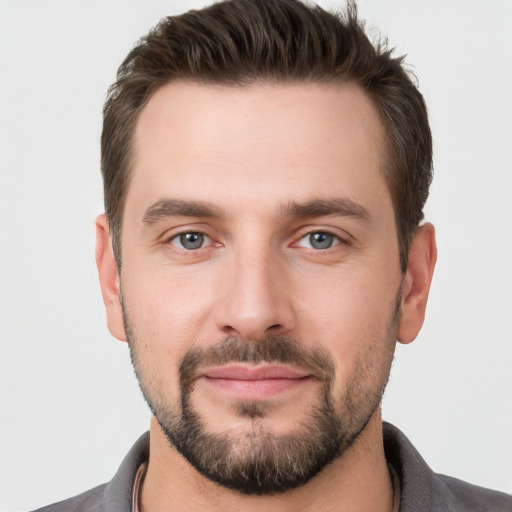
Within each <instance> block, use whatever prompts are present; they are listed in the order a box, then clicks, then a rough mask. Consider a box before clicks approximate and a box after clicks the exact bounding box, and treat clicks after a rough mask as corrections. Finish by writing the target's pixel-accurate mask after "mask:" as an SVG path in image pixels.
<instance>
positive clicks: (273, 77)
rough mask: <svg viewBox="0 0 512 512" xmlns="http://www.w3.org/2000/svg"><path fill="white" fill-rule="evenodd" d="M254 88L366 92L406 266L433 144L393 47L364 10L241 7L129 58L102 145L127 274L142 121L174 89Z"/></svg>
mask: <svg viewBox="0 0 512 512" xmlns="http://www.w3.org/2000/svg"><path fill="white" fill-rule="evenodd" d="M179 80H181V81H190V82H196V83H201V84H216V85H229V86H239V87H243V86H246V87H247V86H249V85H250V84H254V83H283V84H286V83H291V84H293V83H317V84H329V83H331V84H347V83H353V84H356V85H357V86H359V87H360V88H361V89H362V90H363V91H364V92H365V93H366V94H367V96H368V98H369V99H371V101H372V102H373V104H374V106H375V108H376V109H377V112H378V114H379V117H380V121H381V122H382V124H383V127H384V137H385V147H384V154H383V158H384V160H385V161H384V162H383V167H382V170H383V172H384V175H385V178H386V182H387V185H388V187H389V190H390V193H391V197H392V200H393V206H394V211H395V218H396V224H397V235H398V239H397V243H398V245H399V251H400V264H401V268H402V271H404V272H405V269H406V266H407V258H408V252H409V247H410V243H411V240H412V238H413V237H414V234H415V233H416V231H417V229H418V226H419V225H420V222H421V221H422V220H423V207H424V205H425V202H426V200H427V197H428V189H429V186H430V182H431V180H432V136H431V133H430V127H429V124H428V117H427V110H426V106H425V103H424V100H423V97H422V95H421V94H420V92H419V91H418V89H417V88H416V86H415V85H414V83H413V81H412V80H411V77H410V76H409V74H408V73H407V72H406V71H405V70H404V67H403V58H402V57H395V56H393V55H392V51H391V50H390V49H389V48H387V46H386V44H385V43H383V42H380V43H379V44H377V45H374V44H372V42H371V41H370V40H369V39H368V37H367V35H366V34H365V32H364V25H363V23H361V22H360V21H359V20H358V19H357V11H356V8H355V5H354V4H349V7H348V9H347V11H346V13H345V14H333V13H329V12H326V11H324V10H323V9H321V8H320V7H315V6H307V5H305V4H303V3H302V2H300V1H296V0H283V1H279V2H276V1H274V0H262V1H259V2H254V1H252V0H234V1H227V2H220V3H218V4H214V5H212V6H210V7H208V8H206V9H203V10H201V11H190V12H187V13H185V14H183V15H180V16H172V17H168V18H164V19H163V20H162V21H160V23H159V24H158V25H157V26H156V27H155V28H154V29H153V30H152V31H151V32H150V33H149V34H148V35H147V36H146V37H143V38H142V39H141V40H140V41H139V43H138V44H137V45H136V47H135V48H134V49H133V50H132V51H131V52H130V53H129V55H128V56H127V57H126V59H125V60H124V62H123V64H122V65H121V67H120V68H119V71H118V79H117V81H116V82H115V83H114V84H113V85H112V87H111V88H110V90H109V95H108V98H107V101H106V104H105V109H104V125H103V134H102V139H101V147H102V153H101V154H102V159H101V161H102V174H103V182H104V197H105V211H106V214H107V216H108V219H109V223H110V229H111V236H112V242H113V244H114V250H115V254H116V258H117V262H118V265H119V266H121V262H122V255H121V245H122V242H121V236H120V233H121V228H122V222H123V212H124V205H125V201H126V192H127V190H128V187H129V184H130V178H131V174H132V171H133V156H134V147H133V137H134V132H135V126H136V123H137V119H138V116H139V114H140V112H141V110H142V109H143V108H144V106H145V105H146V104H147V102H148V101H149V99H150V98H151V97H152V95H153V94H154V93H155V91H156V90H157V89H159V88H160V87H162V86H163V85H164V84H166V83H168V82H171V81H179Z"/></svg>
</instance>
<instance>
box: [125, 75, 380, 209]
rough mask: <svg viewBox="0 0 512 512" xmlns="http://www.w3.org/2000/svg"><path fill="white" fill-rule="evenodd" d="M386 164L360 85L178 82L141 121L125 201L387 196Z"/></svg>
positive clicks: (165, 89)
mask: <svg viewBox="0 0 512 512" xmlns="http://www.w3.org/2000/svg"><path fill="white" fill-rule="evenodd" d="M382 167H383V132H382V126H381V122H380V120H379V117H378V114H377V112H376V109H375V107H374V106H373V104H372V102H371V100H370V99H369V98H368V97H367V96H366V94H365V93H364V92H363V91H362V90H361V89H360V88H359V87H357V86H356V85H353V84H342V85H339V84H336V85H319V84H309V83H301V84H253V85H251V86H237V87H235V86H233V87H230V86H220V85H202V84H196V83H186V82H173V83H169V84H167V85H165V86H163V87H161V88H160V89H158V90H157V91H156V92H155V94H154V95H153V96H152V98H151V99H150V100H149V102H148V104H147V105H146V106H145V108H144V109H143V110H142V112H141V114H140V116H139V119H138V121H137V125H136V130H135V138H134V166H133V169H134V171H133V176H132V180H131V184H130V187H129V190H128V196H127V207H128V205H129V204H130V201H131V200H132V199H133V200H135V199H137V201H140V202H148V201H154V200H155V199H156V198H157V197H158V196H162V197H164V196H165V195H171V196H173V197H176V196H177V197H184V198H186V199H190V198H192V199H200V200H211V199H212V197H213V198H214V199H215V198H218V199H222V201H223V202H224V203H225V204H228V203H229V200H230V199H235V198H236V197H243V196H245V199H251V198H252V199H254V200H255V201H256V203H258V201H263V200H264V203H265V204H266V203H268V202H269V201H270V200H271V199H275V201H276V202H280V203H284V202H286V201H287V200H290V199H292V200H298V201H301V200H307V199H308V198H310V197H311V195H315V196H318V197H325V196H328V195H330V194H331V193H333V190H334V189H336V194H338V195H339V194H342V195H344V196H347V197H350V196H353V195H357V194H361V193H362V192H364V193H363V195H366V196H367V198H366V199H367V200H371V198H372V197H375V196H379V195H383V194H387V195H389V194H388V192H387V187H386V186H385V182H384V176H383V173H382ZM363 189H364V190H363ZM189 196H193V197H189ZM245 204H246V206H247V205H248V203H247V202H246V203H245ZM259 204H263V203H261V202H260V203H259ZM141 207H143V205H142V204H141Z"/></svg>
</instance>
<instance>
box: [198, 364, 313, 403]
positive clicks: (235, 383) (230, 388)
mask: <svg viewBox="0 0 512 512" xmlns="http://www.w3.org/2000/svg"><path fill="white" fill-rule="evenodd" d="M200 377H202V379H201V380H203V381H204V382H205V383H206V384H207V385H208V386H209V387H211V388H213V389H214V390H215V391H217V392H221V393H227V394H228V395H231V396H233V397H235V398H237V399H245V400H265V399H269V398H272V397H275V396H277V395H280V394H282V393H285V392H287V391H291V390H294V389H297V388H299V387H301V386H303V385H304V384H305V383H307V382H310V381H311V379H312V375H311V374H310V373H308V372H307V371H304V370H300V369H295V368H291V367H288V366H280V365H267V366H261V367H255V366H243V365H230V366H221V367H212V368H208V369H206V370H205V371H204V372H202V373H201V375H200Z"/></svg>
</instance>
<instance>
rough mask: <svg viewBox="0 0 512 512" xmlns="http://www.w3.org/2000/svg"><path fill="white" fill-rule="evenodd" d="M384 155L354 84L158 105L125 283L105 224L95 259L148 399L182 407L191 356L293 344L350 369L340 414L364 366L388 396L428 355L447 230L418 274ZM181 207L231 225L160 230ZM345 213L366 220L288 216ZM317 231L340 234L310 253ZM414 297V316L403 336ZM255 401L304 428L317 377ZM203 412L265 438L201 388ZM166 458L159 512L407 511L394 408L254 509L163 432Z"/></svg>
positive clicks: (219, 396)
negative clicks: (403, 366)
mask: <svg viewBox="0 0 512 512" xmlns="http://www.w3.org/2000/svg"><path fill="white" fill-rule="evenodd" d="M382 140H383V133H382V126H381V123H380V120H379V118H378V114H377V112H376V110H375V108H374V107H373V105H372V103H371V101H370V100H369V99H368V98H367V97H366V95H365V94H364V93H363V92H362V91H361V90H360V89H359V88H358V87H356V86H354V85H349V84H345V85H336V86H334V85H316V84H295V85H293V84H291V85H290V84H279V85H268V84H267V85H264V84H256V85H253V86H251V87H239V88H230V87H224V86H210V85H209V86H205V85H198V84H190V83H181V82H174V83H170V84H167V85H165V86H164V87H162V88H160V89H159V90H158V91H157V92H156V93H155V94H154V95H153V97H152V98H151V99H150V101H149V102H148V104H147V105H146V107H145V108H144V109H143V111H142V112H141V114H140V117H139V120H138V122H137V126H136V133H135V141H134V144H135V162H134V172H133V176H132V180H131V183H130V186H129V189H128V195H127V200H126V209H125V213H124V220H123V229H122V258H123V268H122V273H121V275H119V272H118V269H117V265H116V262H115V259H114V256H113V252H112V247H111V243H110V238H109V229H108V223H107V221H106V218H105V216H100V217H99V218H98V219H97V253H96V256H97V263H98V269H99V274H100V281H101V287H102V292H103V297H104V301H105V305H106V311H107V321H108V326H109V329H110V331H111V333H112V334H113V335H114V336H115V337H116V338H118V339H120V340H126V333H125V330H124V325H123V314H122V307H121V292H122V300H123V301H124V305H125V308H126V311H127V313H128V315H129V318H130V325H131V328H132V330H133V331H134V333H135V334H136V337H137V340H138V341H137V343H138V346H139V355H140V357H141V366H142V367H143V368H144V370H145V372H146V374H147V375H149V377H148V382H147V383H146V384H149V385H150V386H151V388H152V389H153V390H154V392H155V394H156V395H157V396H158V397H159V398H160V399H162V400H165V401H166V403H169V404H175V403H176V401H177V400H178V399H179V382H178V365H179V361H180V360H181V358H182V357H183V355H184V354H185V353H186V351H187V350H189V349H190V348H191V347H192V346H199V347H208V346H212V345H214V344H215V343H216V342H218V341H219V340H221V339H223V338H224V337H226V336H227V335H232V336H240V337H243V338H246V339H247V340H253V342H254V343H257V342H258V340H260V339H262V337H264V336H265V335H267V334H285V335H288V336H290V337H293V338H294V339H296V340H299V341H300V343H303V344H304V346H307V347H320V348H321V349H322V350H324V351H326V352H327V353H328V354H329V355H330V356H331V357H332V359H333V361H334V363H335V381H334V384H333V391H334V399H335V401H336V402H335V403H336V404H338V405H339V404H340V403H341V401H342V398H341V397H342V396H343V395H344V393H345V391H346V389H347V387H348V384H349V383H350V382H351V381H353V379H354V376H355V375H356V374H357V372H358V370H359V372H360V371H361V368H362V367H363V368H365V369H366V370H367V371H366V372H365V375H364V376H363V377H362V379H363V380H362V382H363V386H365V387H367V388H368V389H373V388H374V387H375V386H376V385H377V384H378V382H380V381H382V380H384V382H385V380H386V379H387V371H388V368H387V367H386V362H387V361H389V360H390V357H391V356H392V353H393V351H394V347H395V343H396V341H397V340H398V341H400V342H403V343H408V342H411V341H412V340H413V339H414V338H415V337H416V335H417V334H418V332H419V330H420V328H421V325H422V323H423V319H424V314H425V307H426V302H427V297H428V291H429V287H430V282H431V278H432V273H433V269H434V265H435V261H436V246H435V237H434V229H433V227H432V226H431V225H429V224H426V225H424V226H422V227H421V228H420V230H419V231H418V234H417V235H416V237H415V239H414V241H413V243H412V247H411V251H410V261H409V266H408V268H407V271H406V272H405V274H402V272H401V271H400V266H399V253H398V243H397V232H396V226H395V220H394V212H393V204H392V201H391V195H390V193H389V190H388V187H387V185H386V182H385V179H384V174H383V170H382V165H383V145H382ZM168 199H172V200H176V199H178V200H183V201H196V202H208V204H209V205H210V206H212V207H213V209H214V210H215V216H213V217H211V216H209V215H204V214H201V215H199V213H201V212H195V213H194V215H192V216H190V215H188V214H187V215H184V214H183V212H182V214H180V215H157V216H156V218H154V217H155V216H153V217H151V215H149V214H148V211H149V212H150V213H151V212H152V211H153V212H154V211H155V208H153V210H151V207H152V206H153V207H154V205H155V204H158V203H159V201H162V200H168ZM333 199H336V200H342V201H344V203H343V204H344V205H345V206H347V204H348V205H349V206H350V208H352V210H351V211H350V212H349V213H350V214H347V211H345V212H344V213H343V212H341V213H340V212H336V213H335V214H333V213H330V214H329V213H326V212H320V213H319V214H315V213H314V212H311V211H310V212H306V213H307V215H298V212H297V209H295V210H293V209H292V210H290V209H289V208H288V210H287V209H286V206H289V205H290V202H293V203H297V204H300V205H304V204H305V203H308V202H311V201H316V200H324V201H329V200H333ZM347 200H349V201H350V202H349V203H347ZM354 205H356V207H355V209H354ZM167 213H169V212H167ZM203 213H204V212H203ZM210 213H211V212H210ZM302 213H304V212H302ZM145 217H146V219H145ZM148 219H149V220H148ZM190 232H194V233H196V232H200V233H204V234H205V235H207V238H206V239H205V240H206V242H205V243H204V245H203V246H202V247H201V248H200V249H198V250H194V251H192V250H186V249H184V248H183V246H180V239H179V237H177V235H179V234H182V233H190ZM318 232H328V233H332V234H333V235H335V237H334V238H333V245H332V247H330V248H329V249H326V250H319V249H315V248H313V247H312V246H311V244H310V238H309V234H311V233H318ZM400 289H401V299H400V309H401V316H400V320H399V323H398V325H396V328H395V329H391V328H390V322H391V320H392V318H393V312H394V310H395V306H396V298H397V294H398V293H399V291H400ZM217 384H218V383H217ZM245 384H247V383H245ZM245 384H244V385H245ZM267 384H268V383H264V384H263V386H265V385H267ZM247 389H248V391H247V393H249V394H248V395H247V396H248V397H249V399H251V400H254V401H256V402H259V403H265V405H266V406H267V409H266V410H267V414H266V415H265V417H264V418H260V419H259V420H258V421H259V423H258V426H259V427H260V428H264V429H266V431H269V432H273V433H278V434H279V433H287V432H290V431H291V430H293V428H295V424H296V422H297V421H300V420H302V419H304V417H305V415H306V414H307V412H308V411H309V410H310V408H311V405H312V404H313V403H315V401H316V400H317V399H318V396H319V392H320V390H319V384H318V382H315V380H314V379H305V380H304V381H303V382H301V383H292V384H291V385H290V386H285V389H284V390H282V389H281V390H280V389H274V388H272V385H270V388H269V389H270V393H269V394H265V393H261V385H260V387H259V388H258V387H257V385H255V384H251V383H249V384H248V385H246V386H245V387H244V390H247ZM264 389H266V388H264ZM244 392H245V391H244ZM191 396H192V403H193V406H194V407H195V409H196V410H197V411H199V412H200V413H201V416H202V418H203V421H204V422H205V424H206V425H207V427H208V429H209V430H210V431H211V432H216V433H226V434H227V435H231V436H233V437H234V438H243V435H244V433H247V432H251V431H253V430H254V428H255V423H254V421H255V420H253V419H251V418H248V417H240V416H239V415H238V414H237V409H236V407H235V405H234V404H235V402H236V400H237V399H239V398H240V395H239V390H237V389H233V387H231V388H229V389H228V390H226V389H224V388H223V387H222V386H218V385H216V384H213V383H212V382H209V381H208V379H205V378H199V379H198V380H197V382H196V384H195V387H194V389H193V392H192V395H191ZM247 396H245V395H244V398H247ZM237 436H238V437H237ZM241 449H242V450H243V446H242V447H241ZM150 452H151V457H150V463H149V468H148V473H147V476H146V480H145V482H144V486H143V490H142V503H141V505H142V508H143V510H151V511H152V512H158V511H160V510H161V511H164V510H171V509H172V510H189V511H193V510H223V511H230V510H233V511H235V510H237V511H238V510H247V511H250V510H261V509H262V507H265V510H297V511H302V510H315V511H323V510H351V511H367V510H372V511H377V512H378V511H388V510H390V509H391V504H392V487H391V482H390V479H389V474H388V470H387V466H386V461H385V458H384V451H383V446H382V431H381V416H380V408H379V407H377V409H376V410H375V412H374V414H373V415H372V417H371V418H370V421H369V422H368V424H367V426H366V428H365V429H364V430H363V432H362V433H361V435H360V436H359V438H358V439H357V441H356V442H355V443H354V445H353V446H352V447H351V448H349V449H348V450H347V451H346V452H345V453H344V454H343V455H342V456H341V457H339V458H337V459H336V460H335V461H334V462H333V463H332V464H330V465H329V466H327V467H325V468H324V469H323V470H322V471H321V472H320V473H319V474H318V475H317V476H316V477H315V478H313V479H312V480H310V481H309V482H308V483H307V484H305V485H304V486H302V487H299V488H297V489H294V490H291V491H287V492H285V493H282V494H277V495H271V496H245V495H241V494H239V493H236V492H233V491H230V490H228V489H225V488H223V487H220V486H218V485H216V484H213V483H212V482H210V481H209V480H207V479H205V478H204V477H203V476H201V475H200V474H199V473H198V472H197V471H196V470H195V469H193V468H192V467H191V466H190V465H189V464H188V463H187V462H186V461H185V460H184V459H183V458H182V457H181V456H180V455H179V454H178V453H177V452H176V451H175V450H174V449H172V448H171V447H170V446H169V443H168V441H167V439H166V437H165V436H164V434H163V433H162V431H161V429H160V426H159V425H158V423H157V421H156V420H155V419H154V418H153V420H152V423H151V445H150ZM168 482H172V484H171V485H168V484H167V483H168Z"/></svg>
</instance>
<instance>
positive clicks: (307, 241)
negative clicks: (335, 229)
mask: <svg viewBox="0 0 512 512" xmlns="http://www.w3.org/2000/svg"><path fill="white" fill-rule="evenodd" d="M340 243H341V240H340V238H339V237H337V236H336V235H333V234H332V233H328V232H326V231H316V232H314V233H308V234H307V235H305V236H303V237H302V238H301V239H300V240H299V242H298V244H297V245H299V246H300V247H306V248H307V249H315V250H320V251H321V250H325V249H330V248H331V247H334V246H335V245H339V244H340Z"/></svg>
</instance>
